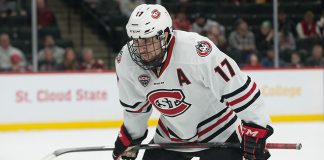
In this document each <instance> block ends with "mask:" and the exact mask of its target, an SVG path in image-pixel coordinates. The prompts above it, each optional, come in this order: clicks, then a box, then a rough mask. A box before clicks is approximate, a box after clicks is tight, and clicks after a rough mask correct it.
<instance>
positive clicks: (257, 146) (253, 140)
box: [241, 121, 273, 160]
mask: <svg viewBox="0 0 324 160" xmlns="http://www.w3.org/2000/svg"><path fill="white" fill-rule="evenodd" d="M242 130H243V135H242V142H241V148H242V150H243V156H244V158H246V159H248V160H266V159H268V158H269V157H270V153H269V151H268V150H267V149H266V148H265V145H266V140H267V138H268V137H269V136H271V135H272V133H273V129H272V127H270V126H269V125H268V126H267V128H264V127H261V126H259V125H256V124H253V123H246V122H244V121H243V129H242Z"/></svg>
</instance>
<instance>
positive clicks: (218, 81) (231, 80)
mask: <svg viewBox="0 0 324 160" xmlns="http://www.w3.org/2000/svg"><path fill="white" fill-rule="evenodd" d="M116 72H117V76H118V87H119V96H120V103H121V105H122V106H123V107H124V125H125V127H126V128H127V130H128V131H129V133H130V135H131V136H132V138H133V139H136V138H139V137H141V136H143V135H144V133H145V131H146V129H147V120H148V118H149V117H150V114H151V112H152V108H155V109H157V110H158V111H159V112H160V113H161V116H160V119H159V122H158V126H157V128H156V134H155V136H154V142H155V143H170V142H171V143H179V142H224V141H226V140H227V139H228V138H229V136H230V135H231V134H233V132H236V133H239V131H240V123H241V122H240V121H241V119H242V120H244V121H247V122H253V123H256V124H259V125H261V126H264V127H265V126H266V125H268V124H269V123H270V119H269V116H268V114H266V113H265V108H264V107H263V105H262V101H261V95H260V90H259V89H258V87H257V84H256V83H255V82H254V81H253V80H252V79H251V77H249V76H248V75H246V74H245V73H243V72H242V71H241V70H240V69H239V67H238V66H237V64H236V63H235V62H234V61H233V60H232V59H231V58H230V57H228V56H227V55H226V54H224V53H223V52H221V51H220V50H219V49H218V48H217V47H216V46H215V45H214V44H213V43H212V42H211V41H210V40H209V39H207V38H206V37H202V36H200V35H198V34H196V33H192V32H184V31H177V30H175V31H174V36H173V37H172V39H171V42H170V44H169V48H168V53H167V57H166V60H165V62H164V64H163V66H162V67H161V68H160V69H159V72H158V73H155V72H153V71H151V70H143V69H142V68H140V67H139V66H137V64H136V63H134V62H133V60H132V59H131V57H130V55H129V52H128V49H127V46H124V47H123V49H122V51H121V52H120V53H119V55H118V56H117V57H116ZM190 151H192V150H190Z"/></svg>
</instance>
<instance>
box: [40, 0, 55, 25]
mask: <svg viewBox="0 0 324 160" xmlns="http://www.w3.org/2000/svg"><path fill="white" fill-rule="evenodd" d="M37 25H38V27H39V28H46V27H50V26H55V25H56V19H55V16H54V13H53V12H52V11H51V10H50V9H49V8H47V6H46V4H45V1H44V0H37Z"/></svg>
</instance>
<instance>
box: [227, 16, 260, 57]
mask: <svg viewBox="0 0 324 160" xmlns="http://www.w3.org/2000/svg"><path fill="white" fill-rule="evenodd" d="M229 45H230V47H231V48H232V49H233V51H232V52H233V53H232V54H233V55H232V58H234V60H236V61H239V62H245V61H246V60H247V58H248V57H249V55H250V54H251V53H253V52H254V51H255V49H256V48H255V38H254V34H253V33H252V32H251V31H250V30H249V28H248V24H247V22H246V21H244V20H243V19H238V20H237V21H236V30H234V31H232V32H231V33H230V36H229Z"/></svg>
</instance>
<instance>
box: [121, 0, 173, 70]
mask: <svg viewBox="0 0 324 160" xmlns="http://www.w3.org/2000/svg"><path fill="white" fill-rule="evenodd" d="M126 30H127V35H128V37H129V38H130V41H129V42H128V43H127V46H128V49H129V52H130V55H131V57H132V59H133V61H134V62H135V63H136V64H138V65H139V66H140V67H142V68H143V69H154V68H156V67H159V66H161V64H162V63H163V58H164V55H165V53H166V48H167V46H168V43H169V41H170V39H171V37H172V19H171V16H170V15H169V13H168V11H167V10H166V9H165V8H164V7H163V6H161V5H158V4H142V5H139V6H137V7H136V8H135V9H134V11H133V12H132V14H131V16H130V18H129V21H128V23H127V25H126ZM165 32H167V33H168V37H167V39H166V36H165ZM150 38H151V39H150ZM157 42H158V43H157ZM143 44H145V46H144V45H143ZM148 45H151V46H148ZM152 46H153V49H147V50H146V53H145V54H143V53H140V52H141V51H140V48H143V47H146V48H152ZM143 55H145V56H146V58H143V57H144V56H143Z"/></svg>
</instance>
